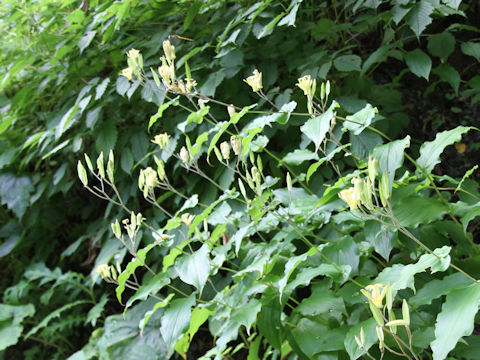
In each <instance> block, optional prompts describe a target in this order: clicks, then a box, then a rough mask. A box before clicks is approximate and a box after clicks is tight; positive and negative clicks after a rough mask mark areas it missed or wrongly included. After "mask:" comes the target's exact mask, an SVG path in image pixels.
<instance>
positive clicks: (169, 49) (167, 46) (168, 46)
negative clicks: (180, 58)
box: [163, 40, 175, 63]
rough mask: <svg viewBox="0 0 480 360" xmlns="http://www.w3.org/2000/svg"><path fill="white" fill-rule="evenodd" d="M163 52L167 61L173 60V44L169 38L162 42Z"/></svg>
mask: <svg viewBox="0 0 480 360" xmlns="http://www.w3.org/2000/svg"><path fill="white" fill-rule="evenodd" d="M163 52H164V53H165V57H166V58H167V60H168V62H169V63H170V62H172V61H173V60H175V46H173V45H172V43H171V42H170V41H169V40H165V41H164V42H163Z"/></svg>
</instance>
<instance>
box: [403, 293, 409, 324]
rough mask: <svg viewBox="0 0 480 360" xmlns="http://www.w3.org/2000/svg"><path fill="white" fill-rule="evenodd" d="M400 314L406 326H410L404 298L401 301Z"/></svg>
mask: <svg viewBox="0 0 480 360" xmlns="http://www.w3.org/2000/svg"><path fill="white" fill-rule="evenodd" d="M402 316H403V320H404V321H405V323H406V326H410V310H409V308H408V304H407V300H405V299H403V302H402Z"/></svg>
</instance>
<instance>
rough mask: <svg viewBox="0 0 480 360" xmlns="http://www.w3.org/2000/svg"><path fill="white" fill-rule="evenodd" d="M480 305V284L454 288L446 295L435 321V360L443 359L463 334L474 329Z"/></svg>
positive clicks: (466, 334)
mask: <svg viewBox="0 0 480 360" xmlns="http://www.w3.org/2000/svg"><path fill="white" fill-rule="evenodd" d="M479 305H480V285H479V284H472V285H470V286H469V287H466V288H464V289H459V290H452V291H451V292H450V293H449V294H448V295H447V297H446V299H445V303H444V304H443V306H442V311H441V312H440V313H439V314H438V316H437V321H436V323H435V340H434V341H433V342H432V343H431V344H430V346H431V348H432V351H433V359H434V360H443V359H445V358H446V357H447V355H448V353H449V352H450V351H451V350H452V349H453V348H454V347H455V345H456V344H457V342H458V340H459V339H460V338H461V337H462V336H468V335H470V334H471V333H472V331H473V326H474V319H475V315H476V313H477V312H478V307H479Z"/></svg>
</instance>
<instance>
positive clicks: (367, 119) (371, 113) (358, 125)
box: [343, 104, 378, 135]
mask: <svg viewBox="0 0 480 360" xmlns="http://www.w3.org/2000/svg"><path fill="white" fill-rule="evenodd" d="M377 113H378V110H377V108H374V107H372V105H370V104H367V105H366V106H365V107H364V108H363V109H362V110H360V111H357V112H356V113H355V114H353V115H349V116H347V121H344V122H343V128H344V129H346V130H350V131H352V132H353V134H355V135H359V134H360V133H361V132H362V131H363V130H365V129H366V128H367V127H368V126H370V124H371V123H372V120H373V118H374V117H375V114H377Z"/></svg>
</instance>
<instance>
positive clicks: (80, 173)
mask: <svg viewBox="0 0 480 360" xmlns="http://www.w3.org/2000/svg"><path fill="white" fill-rule="evenodd" d="M77 173H78V177H79V178H80V181H81V182H82V184H83V186H87V185H88V176H87V171H86V170H85V167H84V166H83V164H82V162H81V161H80V160H78V163H77Z"/></svg>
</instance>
